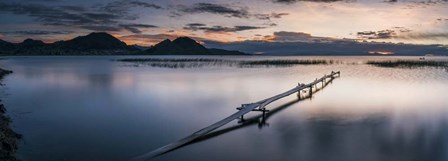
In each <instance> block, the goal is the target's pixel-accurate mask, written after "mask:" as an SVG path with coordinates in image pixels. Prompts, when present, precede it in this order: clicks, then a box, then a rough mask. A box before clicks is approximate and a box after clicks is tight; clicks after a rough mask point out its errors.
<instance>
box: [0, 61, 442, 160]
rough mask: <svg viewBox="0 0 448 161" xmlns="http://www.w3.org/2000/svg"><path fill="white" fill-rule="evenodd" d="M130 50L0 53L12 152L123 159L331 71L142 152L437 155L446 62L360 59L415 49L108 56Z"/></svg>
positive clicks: (221, 156)
mask: <svg viewBox="0 0 448 161" xmlns="http://www.w3.org/2000/svg"><path fill="white" fill-rule="evenodd" d="M130 57H132V56H54V57H50V56H49V57H45V56H41V57H5V59H2V60H0V64H1V67H3V68H6V69H9V70H13V71H14V73H13V74H11V75H8V76H7V77H6V78H5V80H4V81H3V83H4V84H5V86H3V87H2V88H3V90H2V91H3V92H2V96H1V97H2V100H3V102H4V103H5V105H6V108H7V109H8V114H9V115H10V116H11V118H12V119H13V129H15V130H16V131H17V132H18V133H20V134H22V135H23V140H22V143H21V144H20V146H19V152H18V155H19V158H20V159H22V160H23V161H81V160H82V161H126V160H130V159H131V158H133V157H136V156H138V155H141V154H143V153H146V152H149V151H152V150H154V149H157V148H159V147H161V146H164V145H166V144H169V143H172V142H175V141H177V140H179V139H181V138H183V137H185V136H187V135H190V134H191V133H193V132H195V131H197V130H199V129H201V128H203V127H206V126H208V125H210V124H212V123H214V122H216V121H219V120H221V119H222V118H224V117H227V116H228V115H230V114H233V113H234V112H236V109H235V108H236V107H239V106H240V105H241V104H244V103H251V102H255V101H258V100H261V99H264V98H267V97H271V96H273V95H275V94H278V93H282V92H284V91H286V90H289V89H291V88H293V87H295V86H296V85H297V83H299V82H300V83H309V82H312V81H314V80H315V79H316V78H320V77H322V76H323V75H324V74H329V73H330V72H331V71H341V77H340V78H337V79H335V80H334V81H333V82H332V84H330V85H329V86H327V87H326V88H325V89H323V90H322V91H319V92H318V93H316V94H314V95H313V98H312V99H306V100H301V101H297V97H296V96H295V95H292V96H289V97H287V98H285V99H282V100H280V101H277V102H275V103H273V104H270V105H269V106H267V108H268V109H278V108H280V110H279V111H278V112H276V113H275V114H272V115H270V117H269V118H268V119H267V121H266V122H267V124H265V125H257V124H253V125H248V126H241V128H231V129H229V128H230V127H233V126H235V125H238V121H237V120H235V121H234V122H232V123H230V124H229V125H226V126H225V127H223V128H221V129H229V130H223V131H221V132H220V133H218V134H217V135H214V136H210V137H207V138H204V139H203V140H201V141H198V142H195V143H193V144H189V145H187V146H184V147H181V148H179V149H176V150H174V151H172V152H169V153H166V154H164V155H162V156H159V157H157V158H154V159H153V160H154V161H173V160H194V161H209V160H215V161H228V160H257V161H272V160H281V161H296V160H304V161H328V160H331V161H359V160H363V161H378V160H394V161H421V160H430V161H446V160H448V108H447V107H448V99H447V96H448V83H447V82H448V72H447V70H446V69H438V68H415V69H407V68H382V67H376V66H372V65H367V64H364V63H365V62H366V61H368V60H397V59H406V60H414V59H416V60H417V59H418V57H368V56H364V57H261V56H260V57H237V56H221V57H205V58H213V59H226V60H261V59H303V60H307V59H315V60H316V59H319V60H320V59H324V60H334V61H336V62H338V63H334V64H325V65H322V64H321V65H295V66H288V67H265V66H260V67H249V68H241V67H236V66H226V65H224V66H215V65H210V66H201V67H198V68H196V67H191V68H163V67H155V66H151V65H145V63H133V62H121V61H116V60H117V59H122V58H130ZM134 57H136V56H134ZM142 57H143V56H140V57H137V58H142ZM158 58H185V57H175V56H165V57H163V56H159V57H158ZM200 58H204V57H200ZM428 59H434V60H444V61H446V60H448V59H447V58H443V57H432V58H428ZM255 114H257V112H252V113H251V114H250V115H255ZM218 130H220V129H218Z"/></svg>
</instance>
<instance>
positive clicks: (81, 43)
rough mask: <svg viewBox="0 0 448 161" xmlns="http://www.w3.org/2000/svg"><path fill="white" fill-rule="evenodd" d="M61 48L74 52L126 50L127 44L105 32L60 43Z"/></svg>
mask: <svg viewBox="0 0 448 161" xmlns="http://www.w3.org/2000/svg"><path fill="white" fill-rule="evenodd" d="M57 45H58V46H59V47H61V48H64V49H72V50H116V49H122V50H125V49H127V48H128V46H127V45H126V43H124V42H122V41H120V40H119V39H117V38H115V37H114V36H112V35H110V34H108V33H105V32H94V33H90V34H88V35H86V36H78V37H76V38H74V39H71V40H68V41H63V42H59V43H58V44H57Z"/></svg>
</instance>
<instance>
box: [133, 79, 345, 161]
mask: <svg viewBox="0 0 448 161" xmlns="http://www.w3.org/2000/svg"><path fill="white" fill-rule="evenodd" d="M340 74H341V73H340V72H339V71H338V72H334V71H332V72H331V73H330V75H324V76H323V77H322V78H320V79H316V80H315V81H313V82H311V83H309V84H301V83H299V84H298V85H297V86H296V87H294V88H293V89H290V90H288V91H286V92H284V93H281V94H278V95H275V96H273V97H270V98H266V99H263V100H261V101H258V102H255V103H249V104H243V105H241V107H238V108H237V110H239V111H238V112H236V113H234V114H232V115H230V116H228V117H226V118H224V119H222V120H221V121H218V122H216V123H214V124H212V125H210V126H207V127H205V128H203V129H201V130H199V131H197V132H195V133H193V134H191V135H189V136H187V137H185V138H183V139H181V140H179V141H177V142H174V143H171V144H168V145H166V146H163V147H161V148H159V149H156V150H154V151H151V152H148V153H145V154H143V155H141V156H139V157H136V158H134V159H133V160H135V161H144V160H149V159H151V158H153V157H156V156H159V155H161V154H164V153H167V152H169V151H172V150H174V149H176V148H179V147H181V146H183V145H186V144H188V143H190V142H192V141H194V140H196V139H198V138H200V137H202V136H204V135H206V134H208V133H210V132H212V131H214V130H215V129H217V128H219V127H221V126H224V125H226V124H227V123H229V122H231V121H233V120H236V119H240V121H244V115H245V114H247V113H249V112H251V111H260V112H263V116H264V115H265V113H266V112H269V110H266V106H267V105H268V104H270V103H272V102H274V101H276V100H279V99H281V98H284V97H286V96H289V95H291V94H294V93H297V96H298V97H299V98H300V97H301V93H302V92H304V93H306V92H308V94H309V96H312V95H313V92H314V91H316V89H317V88H318V85H319V84H322V85H321V87H322V88H323V87H325V84H326V83H327V82H331V81H332V80H333V79H334V78H336V77H339V76H340ZM328 79H329V80H328ZM313 89H314V90H313Z"/></svg>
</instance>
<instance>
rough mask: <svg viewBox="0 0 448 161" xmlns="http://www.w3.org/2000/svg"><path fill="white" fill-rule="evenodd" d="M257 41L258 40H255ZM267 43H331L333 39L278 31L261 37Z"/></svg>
mask: <svg viewBox="0 0 448 161" xmlns="http://www.w3.org/2000/svg"><path fill="white" fill-rule="evenodd" d="M257 39H259V38H257ZM259 40H263V41H269V42H333V41H336V39H334V38H329V37H316V36H312V35H311V34H309V33H304V32H291V31H278V32H274V33H273V34H272V35H266V36H263V37H262V38H261V39H259Z"/></svg>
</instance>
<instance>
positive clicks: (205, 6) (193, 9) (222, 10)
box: [179, 3, 250, 18]
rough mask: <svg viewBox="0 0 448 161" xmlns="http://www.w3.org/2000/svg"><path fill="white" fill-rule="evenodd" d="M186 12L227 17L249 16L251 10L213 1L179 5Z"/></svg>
mask: <svg viewBox="0 0 448 161" xmlns="http://www.w3.org/2000/svg"><path fill="white" fill-rule="evenodd" d="M179 7H180V11H181V12H184V13H191V14H192V13H212V14H218V15H224V16H226V17H237V18H249V15H250V14H249V11H248V9H247V8H244V7H232V6H229V5H221V4H213V3H196V4H193V5H192V6H179Z"/></svg>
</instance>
